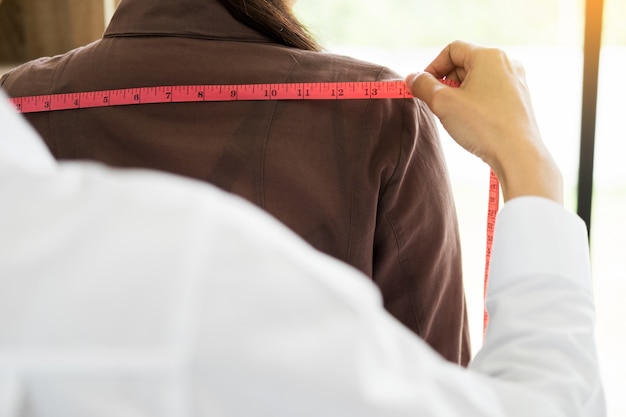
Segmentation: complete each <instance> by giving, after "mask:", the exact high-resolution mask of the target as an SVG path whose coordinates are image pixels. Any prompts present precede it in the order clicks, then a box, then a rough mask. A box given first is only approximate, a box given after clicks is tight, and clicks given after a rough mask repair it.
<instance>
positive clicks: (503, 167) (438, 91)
mask: <svg viewBox="0 0 626 417" xmlns="http://www.w3.org/2000/svg"><path fill="white" fill-rule="evenodd" d="M444 77H445V78H447V79H450V80H454V81H458V82H460V83H461V85H460V87H459V88H458V89H457V88H451V87H448V86H447V85H444V84H443V83H441V82H440V80H441V79H442V78H444ZM406 82H407V85H408V87H409V88H410V89H411V92H412V94H413V95H414V96H415V97H417V98H419V99H421V100H423V101H424V102H426V104H427V105H428V106H429V107H430V109H431V110H432V112H433V113H434V114H435V115H436V116H437V117H439V119H440V120H441V123H442V125H443V127H444V128H445V129H446V130H447V131H448V133H449V134H450V136H452V137H453V138H454V140H456V141H457V142H458V143H459V144H460V145H461V146H463V147H464V148H465V149H467V150H468V151H469V152H471V153H473V154H475V155H477V156H479V157H480V158H482V159H483V160H484V161H485V162H486V163H487V164H489V166H491V168H492V169H493V170H494V171H495V173H496V174H497V175H498V178H499V180H500V183H501V185H502V192H503V196H504V200H505V201H507V200H509V199H511V198H514V197H519V196H524V195H535V196H541V197H546V198H550V199H552V200H555V201H557V202H559V203H561V202H562V200H563V186H562V179H561V173H560V171H559V169H558V168H557V166H556V164H555V162H554V160H553V158H552V156H551V155H550V153H549V152H548V150H547V148H546V146H545V144H544V143H543V140H542V139H541V134H540V132H539V128H538V126H537V122H536V120H535V114H534V110H533V107H532V103H531V100H530V94H529V92H528V87H527V85H526V80H525V75H524V70H523V68H522V67H521V65H519V64H517V63H515V62H512V61H510V60H509V58H508V57H507V56H506V54H505V53H504V52H502V51H501V50H498V49H490V48H483V47H479V46H475V45H472V44H469V43H465V42H460V41H457V42H453V43H451V44H450V45H448V46H447V47H446V48H445V49H444V50H443V51H442V52H441V53H440V54H439V56H438V57H437V58H435V60H434V61H433V62H432V63H431V64H430V65H429V66H428V67H427V68H426V69H425V72H424V73H420V74H412V75H409V76H408V77H407V80H406Z"/></svg>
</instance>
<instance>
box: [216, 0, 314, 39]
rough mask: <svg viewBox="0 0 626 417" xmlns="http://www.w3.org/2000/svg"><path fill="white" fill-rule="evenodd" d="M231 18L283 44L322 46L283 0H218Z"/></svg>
mask: <svg viewBox="0 0 626 417" xmlns="http://www.w3.org/2000/svg"><path fill="white" fill-rule="evenodd" d="M219 2H220V3H222V4H223V5H224V7H226V8H227V9H228V11H229V12H230V13H231V14H232V15H233V17H234V18H235V19H237V20H238V21H240V22H241V23H243V24H244V25H246V26H249V27H251V28H253V29H256V30H257V31H259V32H261V33H262V34H264V35H266V36H268V37H270V38H272V39H274V40H276V41H278V42H280V43H282V44H283V45H287V46H291V47H294V48H299V49H304V50H308V51H319V50H321V49H322V48H321V47H320V45H319V44H318V43H317V41H316V40H315V39H314V38H313V37H312V36H311V34H310V33H309V31H308V30H307V29H306V27H305V26H304V25H303V24H302V23H300V21H299V20H298V18H296V16H294V14H293V13H292V11H291V9H290V7H289V6H287V4H286V2H285V0H219Z"/></svg>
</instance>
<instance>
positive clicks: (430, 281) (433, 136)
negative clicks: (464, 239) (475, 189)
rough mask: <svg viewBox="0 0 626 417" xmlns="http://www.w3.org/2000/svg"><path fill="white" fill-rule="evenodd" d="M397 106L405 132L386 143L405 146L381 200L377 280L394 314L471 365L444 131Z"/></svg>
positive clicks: (416, 109) (418, 105)
mask: <svg viewBox="0 0 626 417" xmlns="http://www.w3.org/2000/svg"><path fill="white" fill-rule="evenodd" d="M395 103H401V105H402V106H403V108H402V110H401V111H394V113H395V114H396V116H393V117H391V119H390V120H391V121H390V123H395V124H397V125H399V126H402V128H401V131H399V132H398V131H397V130H396V131H394V130H393V127H392V126H389V128H388V129H387V128H386V127H383V130H382V133H381V135H382V136H383V138H382V141H383V143H393V142H394V141H395V142H398V141H399V156H398V161H397V164H396V166H395V167H394V172H393V175H392V176H391V177H390V179H389V180H388V181H387V183H386V184H383V189H382V192H381V197H380V199H379V207H378V214H377V227H376V234H375V246H374V265H373V268H374V269H373V278H374V281H375V282H376V283H377V284H378V286H379V287H380V288H381V291H382V294H383V299H384V302H385V307H386V308H387V310H388V311H389V312H390V313H391V314H392V315H394V316H395V317H396V318H398V319H399V320H400V321H401V322H403V323H404V324H405V325H406V326H408V327H409V328H410V329H411V330H413V331H414V332H416V333H417V334H419V335H420V336H421V337H422V338H423V339H424V340H425V341H426V342H427V343H428V344H429V345H430V346H432V347H433V348H434V349H435V350H437V351H438V352H440V353H441V354H442V355H443V356H444V357H445V358H446V359H448V360H450V361H452V362H455V363H460V364H463V365H466V364H467V363H468V361H469V359H470V341H469V331H468V325H467V312H466V306H465V296H464V290H463V282H462V265H461V251H460V239H459V232H458V224H457V218H456V211H455V207H454V200H453V196H452V192H451V187H450V183H449V179H448V173H447V167H446V164H445V160H444V155H443V151H442V148H441V146H440V142H439V136H438V133H437V127H436V125H435V122H434V118H433V116H432V114H431V113H430V111H429V110H428V108H427V107H426V106H425V104H423V103H422V102H420V101H417V100H404V101H403V102H401V101H395ZM397 117H401V118H402V120H401V121H400V122H398V120H397ZM386 132H393V133H392V134H396V135H397V134H399V135H400V136H401V137H400V138H397V137H389V136H390V134H389V133H386Z"/></svg>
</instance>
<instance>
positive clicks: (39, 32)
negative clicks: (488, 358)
mask: <svg viewBox="0 0 626 417" xmlns="http://www.w3.org/2000/svg"><path fill="white" fill-rule="evenodd" d="M588 1H590V2H591V3H588V4H593V3H594V2H597V0H588ZM118 2H119V1H118V0H4V2H3V3H2V4H1V5H0V73H2V72H4V71H6V70H7V69H9V68H11V67H13V66H15V65H17V64H19V63H21V62H24V61H26V60H30V59H33V58H36V57H39V56H49V55H54V54H57V53H63V52H65V51H67V50H69V49H72V48H74V47H76V46H80V45H83V44H86V43H88V42H91V41H92V40H95V39H98V38H99V37H100V36H101V34H102V31H103V30H104V27H105V25H106V23H107V22H108V20H109V19H110V16H111V15H112V13H113V12H114V10H115V7H116V5H117V3H118ZM588 4H587V5H588ZM585 6H586V3H585V1H584V0H508V1H506V2H504V1H501V0H464V1H459V0H441V1H438V2H433V1H427V0H370V1H367V2H363V1H362V0H298V2H297V3H296V6H295V11H296V14H297V15H298V16H299V17H300V18H301V20H302V21H304V22H305V23H306V24H307V25H308V26H309V28H310V29H311V32H312V33H313V34H314V35H315V36H316V37H317V38H318V39H319V40H320V41H321V43H322V44H323V45H324V46H325V48H326V50H327V51H329V52H335V53H340V54H346V55H350V56H354V57H357V58H361V59H364V60H367V61H372V62H376V63H379V64H383V65H386V66H388V67H390V68H392V69H394V70H395V71H397V72H398V74H399V75H400V76H402V77H404V76H405V75H407V74H408V73H410V72H414V71H417V70H421V69H423V68H424V67H425V66H426V65H428V63H429V62H430V61H431V60H432V59H433V58H434V57H435V56H436V54H437V53H438V52H439V51H440V49H441V48H442V47H444V46H445V45H446V44H447V43H449V42H450V41H452V40H455V39H463V40H467V41H471V42H475V43H478V44H482V45H487V46H496V47H500V48H503V49H504V50H506V51H507V53H508V54H509V55H510V56H511V57H513V58H515V59H517V60H519V61H521V62H522V63H523V64H524V66H525V68H526V71H527V80H528V83H529V86H530V89H531V93H532V96H533V103H534V106H535V111H536V114H537V118H538V121H539V124H540V127H541V130H542V133H543V137H544V140H545V141H546V143H547V145H548V147H549V148H550V150H551V151H552V153H553V155H554V156H555V158H556V160H557V162H558V164H559V165H560V167H561V169H562V171H563V174H564V179H565V185H566V206H567V207H568V208H569V209H571V210H572V211H576V210H577V208H578V204H577V197H578V195H577V189H578V188H577V187H578V172H579V159H580V152H581V147H580V140H581V108H582V105H583V100H582V97H583V63H584V52H583V51H584V48H583V47H584V39H585V38H584V33H585ZM625 21H626V1H624V0H604V21H603V23H604V25H603V28H602V48H601V52H600V67H599V81H598V101H597V106H598V107H597V120H596V127H595V133H596V137H595V158H593V160H594V162H595V163H594V171H595V172H594V180H593V199H592V206H591V208H592V210H591V218H590V221H591V235H590V242H591V254H592V268H593V273H594V291H595V297H596V303H597V313H598V334H597V336H598V348H599V354H600V359H601V366H602V371H603V377H604V379H605V384H606V391H607V401H608V408H609V416H625V415H626V396H624V395H623V394H622V392H623V390H624V387H626V358H625V356H624V355H625V354H624V352H626V327H625V326H624V325H623V324H622V322H621V320H622V318H623V317H625V316H626V302H624V299H623V298H622V297H624V296H625V295H626V291H625V290H626V280H625V279H624V277H623V275H624V273H625V271H626V163H624V162H623V160H624V157H625V156H626V126H625V124H624V122H623V121H622V120H621V117H625V116H626V102H625V100H626V84H625V83H624V82H623V81H622V79H621V77H622V73H623V69H624V68H626V25H625V24H624V22H625ZM441 136H442V141H443V144H444V148H445V152H446V157H447V160H448V165H449V171H450V177H451V182H452V186H453V188H454V193H455V198H456V204H457V209H458V213H459V222H460V228H461V235H462V245H463V256H464V274H465V280H466V287H467V298H468V304H469V308H470V323H471V329H472V330H471V332H472V341H473V345H474V351H476V350H478V348H479V347H480V344H481V338H482V304H483V289H482V285H483V284H482V279H483V272H484V266H485V265H484V257H485V244H486V243H485V242H486V216H487V193H488V178H489V170H488V168H487V167H486V166H485V165H484V164H483V163H482V162H481V161H480V160H478V159H477V158H474V157H472V156H470V155H468V154H467V153H466V152H465V151H462V150H461V149H460V148H459V147H458V146H457V145H456V144H455V143H454V142H453V141H452V139H450V138H449V137H448V136H447V134H446V132H445V131H444V130H443V129H441ZM585 152H586V151H585Z"/></svg>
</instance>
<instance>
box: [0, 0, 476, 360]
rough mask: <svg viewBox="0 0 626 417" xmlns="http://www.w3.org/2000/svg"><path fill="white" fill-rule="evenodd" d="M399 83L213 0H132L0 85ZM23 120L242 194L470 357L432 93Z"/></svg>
mask: <svg viewBox="0 0 626 417" xmlns="http://www.w3.org/2000/svg"><path fill="white" fill-rule="evenodd" d="M397 78H399V77H398V75H397V74H394V73H393V72H391V71H390V70H388V69H386V68H384V67H381V66H377V65H373V64H369V63H364V62H360V61H357V60H355V59H351V58H347V57H342V56H337V55H332V54H327V53H316V52H308V51H302V50H298V49H294V48H288V47H285V46H281V45H277V44H275V43H273V42H272V41H270V40H268V39H267V38H265V37H264V36H263V35H260V34H259V33H258V32H256V31H254V30H252V29H250V28H249V27H247V26H244V25H242V24H241V23H239V22H237V21H236V20H234V19H233V18H232V16H231V15H230V14H229V13H228V12H227V11H226V10H225V9H224V8H223V7H222V6H221V5H220V4H219V3H218V2H216V1H215V0H170V1H165V0H161V1H154V0H124V1H122V3H121V5H120V6H119V8H118V10H117V12H116V14H115V16H114V17H113V20H112V22H111V24H110V25H109V27H108V28H107V30H106V32H105V34H104V37H103V39H102V40H99V41H97V42H95V43H92V44H90V45H88V46H85V47H82V48H79V49H76V50H74V51H70V52H68V53H67V54H64V55H61V56H57V57H53V58H43V59H39V60H35V61H32V62H30V63H27V64H25V65H23V66H21V67H19V68H17V69H15V70H14V71H12V72H10V73H8V74H6V75H5V77H3V78H2V80H1V81H0V83H1V85H2V87H3V88H4V89H5V90H6V91H7V93H8V94H9V96H13V97H17V96H25V95H40V94H48V93H64V92H77V91H91V90H108V89H118V88H128V87H145V86H160V85H190V84H247V83H284V82H313V81H375V80H385V79H397ZM27 118H28V120H29V121H30V122H31V123H32V125H33V126H34V127H35V128H36V129H37V131H38V132H39V133H40V134H41V135H42V136H43V138H44V140H45V142H46V143H47V145H48V146H49V147H50V149H51V151H52V153H53V154H54V156H55V157H57V158H59V159H92V160H97V161H101V162H104V163H106V164H110V165H114V166H120V167H144V168H153V169H158V170H163V171H169V172H172V173H176V174H180V175H184V176H188V177H192V178H196V179H199V180H203V181H208V182H210V183H213V184H215V185H217V186H219V187H221V188H223V189H225V190H228V191H231V192H233V193H236V194H239V195H241V196H243V197H244V198H246V199H248V200H250V201H251V202H253V203H255V204H257V205H258V206H260V207H262V208H263V209H265V210H266V211H268V212H269V213H271V214H272V215H274V216H275V217H277V218H278V219H279V220H281V221H282V222H283V223H285V224H286V225H287V226H289V227H290V228H291V229H293V230H294V231H295V232H297V233H298V234H299V235H300V236H302V237H303V238H304V239H306V240H307V241H308V242H309V243H310V244H311V245H313V246H314V247H316V248H318V249H319V250H321V251H323V252H326V253H328V254H330V255H332V256H334V257H336V258H339V259H341V260H343V261H345V262H347V263H349V264H351V265H353V266H355V267H356V268H358V269H360V270H361V271H363V272H364V273H365V274H367V275H368V276H370V277H372V278H373V280H374V281H375V283H376V284H377V285H378V286H379V287H380V289H381V291H382V295H383V299H384V304H385V307H386V308H387V310H388V311H389V312H390V313H391V314H392V315H394V316H395V317H396V318H397V319H398V320H400V321H401V322H402V323H404V324H405V325H406V326H407V327H408V328H410V329H411V330H412V331H414V332H415V333H417V334H419V335H420V336H421V337H423V338H424V339H425V340H426V342H428V343H429V344H430V345H431V346H433V347H434V348H435V349H436V350H438V351H439V352H440V353H441V354H442V355H444V356H445V357H446V358H447V359H449V360H451V361H454V362H459V363H462V364H466V363H467V361H468V360H469V355H470V352H469V336H468V331H467V330H468V329H467V321H466V310H465V303H464V293H463V285H462V276H461V255H460V248H459V237H458V230H457V220H456V215H455V210H454V203H453V198H452V196H451V192H450V186H449V182H448V177H447V172H446V167H445V163H444V159H443V156H442V150H441V148H440V144H439V141H438V136H437V133H436V127H435V124H434V122H433V118H432V116H431V114H430V113H429V112H428V111H427V109H426V108H425V106H424V105H423V104H422V103H421V102H418V101H416V100H413V99H406V100H402V99H401V100H343V101H299V102H286V101H283V102H276V101H273V102H269V101H268V102H227V103H184V104H144V105H139V106H126V107H111V108H100V109H84V110H70V111H59V112H52V113H39V114H30V115H28V116H27ZM242 262H245V259H242ZM276 291H280V288H277V289H276Z"/></svg>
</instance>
